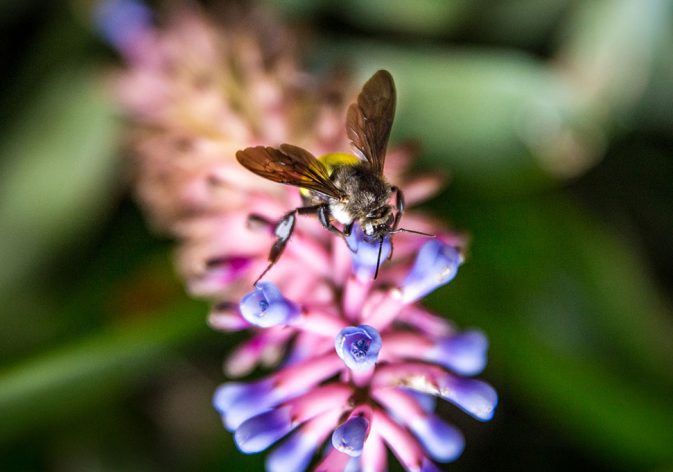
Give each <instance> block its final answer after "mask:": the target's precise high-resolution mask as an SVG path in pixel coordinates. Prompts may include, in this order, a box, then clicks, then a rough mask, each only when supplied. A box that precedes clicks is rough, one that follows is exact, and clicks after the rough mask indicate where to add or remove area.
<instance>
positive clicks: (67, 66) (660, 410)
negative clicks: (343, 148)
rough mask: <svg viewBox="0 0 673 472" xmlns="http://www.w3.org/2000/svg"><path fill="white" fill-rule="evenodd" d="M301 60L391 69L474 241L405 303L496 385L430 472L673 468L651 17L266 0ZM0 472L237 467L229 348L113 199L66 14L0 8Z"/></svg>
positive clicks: (560, 7)
mask: <svg viewBox="0 0 673 472" xmlns="http://www.w3.org/2000/svg"><path fill="white" fill-rule="evenodd" d="M264 3H265V4H266V6H268V7H269V8H271V9H273V10H275V11H277V12H278V14H279V15H280V16H281V17H283V18H285V19H286V21H288V22H290V23H292V24H296V25H299V26H301V27H302V28H305V29H308V30H309V31H311V32H312V34H313V39H314V41H312V42H311V47H310V50H309V52H308V56H307V64H308V67H310V68H314V69H316V70H318V69H321V68H325V67H327V66H329V65H330V64H334V63H336V62H337V61H347V62H349V63H350V64H352V65H353V67H354V70H355V71H356V72H357V74H358V75H359V76H360V77H366V76H367V75H368V74H369V73H371V71H373V70H375V69H376V68H379V67H385V68H387V69H390V70H391V71H392V72H393V75H394V76H395V79H396V81H397V84H398V90H399V95H400V97H399V108H398V114H397V119H396V124H395V129H394V138H395V139H398V140H399V139H403V138H410V137H413V138H417V139H418V140H419V141H420V142H421V143H422V146H423V155H422V160H421V164H420V165H421V167H425V168H441V169H443V170H444V171H446V172H449V173H450V175H451V176H452V182H451V186H450V188H449V189H448V190H447V191H446V192H445V193H443V194H442V195H441V196H440V197H438V198H437V199H436V200H435V201H433V202H432V204H430V205H427V208H428V209H429V210H430V211H432V212H434V213H435V214H437V215H439V216H441V217H444V218H446V219H447V221H450V222H451V223H452V224H453V225H455V226H456V227H458V228H461V229H466V230H468V231H469V232H470V234H471V235H472V238H473V245H472V252H471V255H470V258H469V260H468V263H467V264H465V265H464V266H463V267H462V269H461V273H460V274H459V276H458V277H457V278H456V280H455V281H454V282H453V283H452V284H451V285H450V286H448V287H446V288H444V289H442V290H440V291H438V292H437V293H435V294H433V295H432V296H431V297H430V299H429V300H428V304H429V305H430V306H431V307H433V308H434V309H436V310H437V311H439V312H441V313H445V314H446V315H447V316H448V317H449V318H451V319H454V320H455V321H456V322H457V323H458V324H459V325H460V326H462V327H465V328H467V327H480V328H481V329H483V330H484V331H485V332H486V333H487V334H488V336H489V338H490V339H491V343H492V347H491V352H490V356H489V367H488V369H487V370H486V372H485V373H484V376H483V377H484V378H486V379H487V380H489V381H490V382H491V383H492V384H493V385H494V386H495V387H496V388H497V390H498V392H499V393H500V395H501V403H500V405H499V407H498V410H497V413H496V416H495V419H494V420H493V421H492V422H490V423H485V424H477V423H476V422H475V421H472V420H470V419H468V418H465V417H464V415H461V414H460V413H457V412H455V411H454V410H453V409H451V408H446V414H447V415H448V416H449V417H450V418H451V419H452V420H454V421H455V422H456V423H457V424H458V425H459V426H460V427H461V428H462V429H463V431H464V432H465V434H466V438H467V448H466V451H465V453H464V455H463V457H462V458H460V459H459V460H458V461H457V462H456V463H454V464H450V465H449V466H446V469H447V470H454V471H477V470H478V471H484V470H545V471H561V470H564V471H565V470H585V469H586V470H594V471H666V470H673V311H672V309H671V304H672V302H673V300H672V295H673V185H671V181H672V180H673V48H672V46H673V2H670V1H666V0H595V1H594V0H592V1H584V2H582V1H571V0H546V1H537V0H473V1H468V0H450V1H449V0H447V1H442V0H416V1H403V0H370V1H358V0H341V1H329V0H322V1H311V0H291V1H271V0H266V1H265V2H264ZM0 35H1V37H2V40H1V41H0V61H1V66H2V70H3V74H2V75H1V76H0V83H1V86H2V89H1V90H2V93H1V96H0V100H1V105H0V119H2V122H3V126H2V128H1V130H0V133H1V138H0V139H1V140H0V326H1V328H0V470H3V471H4V470H49V471H52V470H53V471H71V470H74V471H79V470H82V471H91V470H258V469H260V467H261V460H262V456H244V455H242V454H239V453H238V452H237V451H236V450H235V448H234V446H233V443H232V440H231V437H230V435H229V434H228V433H226V432H225V431H224V430H223V428H222V427H221V425H220V421H219V418H218V417H217V415H216V414H215V412H214V411H213V410H212V409H211V406H210V397H211V394H212V391H213V389H214V388H215V386H216V385H217V384H218V383H220V382H222V381H223V375H222V373H221V369H220V365H221V360H222V358H223V357H224V355H225V353H226V352H228V350H229V349H230V348H231V346H233V345H234V344H235V343H236V342H237V341H238V340H240V337H239V336H236V335H224V334H220V333H214V332H212V331H210V330H209V329H208V327H207V326H206V324H205V315H206V310H207V306H206V305H205V304H202V303H198V302H194V301H190V300H189V299H188V298H187V297H186V296H185V295H184V293H183V290H182V287H181V283H180V281H179V280H177V279H176V277H175V276H174V275H173V268H172V263H171V257H172V254H171V250H172V249H171V248H172V244H171V242H170V241H165V240H160V239H158V238H157V237H155V236H153V235H151V234H150V233H149V232H148V230H147V229H146V226H145V223H144V221H143V218H142V215H141V214H140V211H139V210H138V208H137V206H136V205H135V204H134V203H133V201H132V198H131V197H130V191H129V188H128V172H127V170H128V169H126V168H125V165H124V162H125V156H124V155H123V152H122V151H121V150H122V149H123V146H122V144H123V124H122V122H121V120H120V119H119V115H118V110H116V108H115V104H114V101H113V98H112V96H111V95H110V93H109V89H108V82H107V80H108V79H107V78H108V77H109V75H108V74H109V72H110V71H111V70H112V69H114V68H115V67H117V66H118V59H117V58H116V57H115V55H114V53H113V52H112V51H111V50H110V49H109V48H107V47H106V46H105V45H104V44H103V43H101V42H100V41H99V40H98V39H97V38H96V35H95V32H93V31H92V29H91V27H90V26H89V25H88V22H87V12H86V3H85V2H65V1H54V2H49V3H47V2H38V1H35V0H33V1H27V0H26V1H18V0H4V1H2V2H0Z"/></svg>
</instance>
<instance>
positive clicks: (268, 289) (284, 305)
mask: <svg viewBox="0 0 673 472" xmlns="http://www.w3.org/2000/svg"><path fill="white" fill-rule="evenodd" d="M239 307H240V310H241V315H243V318H245V319H246V320H247V321H248V322H249V323H251V324H253V325H255V326H259V327H260V328H270V327H271V326H277V325H284V324H289V323H291V322H292V321H293V320H294V319H295V318H296V317H297V316H298V315H299V307H298V306H297V305H296V304H294V303H292V302H291V301H290V300H288V299H286V298H285V297H283V294H282V293H280V290H278V287H276V286H275V285H274V284H272V283H271V282H259V283H258V284H257V285H256V286H255V289H254V290H253V291H252V292H249V293H247V294H245V295H244V296H243V298H242V299H241V303H240V305H239Z"/></svg>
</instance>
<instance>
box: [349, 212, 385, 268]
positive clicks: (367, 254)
mask: <svg viewBox="0 0 673 472" xmlns="http://www.w3.org/2000/svg"><path fill="white" fill-rule="evenodd" d="M346 243H347V244H348V248H349V249H350V250H351V253H352V255H353V258H352V264H353V274H355V276H356V277H357V278H358V279H360V280H370V279H372V278H374V275H375V274H376V266H377V265H380V264H382V263H383V261H385V260H386V259H388V257H389V256H390V253H391V251H392V244H391V243H390V236H386V237H384V238H383V246H381V241H380V240H378V239H374V240H369V239H367V238H366V237H365V235H364V232H363V231H362V228H360V226H359V225H353V229H352V231H351V234H350V235H348V236H347V237H346ZM379 248H380V249H381V256H380V258H379Z"/></svg>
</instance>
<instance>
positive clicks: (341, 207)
mask: <svg viewBox="0 0 673 472" xmlns="http://www.w3.org/2000/svg"><path fill="white" fill-rule="evenodd" d="M330 177H331V179H332V181H333V182H334V185H335V186H337V187H338V188H339V189H341V190H343V191H344V192H345V193H346V194H347V195H348V200H347V201H346V202H339V203H337V202H334V204H332V205H330V207H331V210H332V214H333V216H334V217H335V219H336V220H337V221H339V222H341V223H345V224H346V223H350V222H352V221H358V222H359V223H360V224H361V225H362V227H363V229H364V230H365V233H369V235H372V234H371V231H372V230H371V229H370V231H367V229H368V228H367V227H368V226H369V227H370V228H372V227H376V226H379V225H381V224H384V223H385V222H386V221H388V219H389V217H390V214H391V212H392V208H391V207H390V205H389V203H388V202H389V201H390V194H391V190H390V185H389V184H388V183H387V182H386V181H385V180H384V179H383V177H381V176H379V175H377V174H375V173H374V172H372V171H371V170H370V169H369V167H368V166H367V165H355V166H337V167H335V168H334V171H333V172H332V175H331V176H330ZM346 220H350V221H346Z"/></svg>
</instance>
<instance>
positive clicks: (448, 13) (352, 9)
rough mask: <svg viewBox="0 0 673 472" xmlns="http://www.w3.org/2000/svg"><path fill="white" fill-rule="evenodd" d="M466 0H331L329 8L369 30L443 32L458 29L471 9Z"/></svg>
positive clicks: (442, 33) (420, 32) (426, 33)
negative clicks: (363, 0)
mask: <svg viewBox="0 0 673 472" xmlns="http://www.w3.org/2000/svg"><path fill="white" fill-rule="evenodd" d="M470 4H471V2H469V1H466V0H416V1H414V2H409V1H406V0H369V1H366V2H362V1H359V0H340V1H328V2H326V5H328V8H329V9H330V11H332V12H334V14H336V15H339V16H341V17H343V18H347V19H348V20H349V21H350V22H352V23H354V24H356V25H358V26H361V27H365V28H369V29H386V30H391V31H397V32H405V33H415V34H419V35H429V34H433V35H444V34H447V33H449V32H450V31H452V30H455V29H456V28H457V27H458V26H459V25H460V23H461V21H462V20H463V19H464V17H465V15H466V13H467V12H468V11H469V8H470V6H471V5H470Z"/></svg>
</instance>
